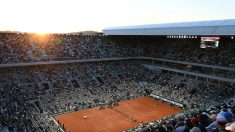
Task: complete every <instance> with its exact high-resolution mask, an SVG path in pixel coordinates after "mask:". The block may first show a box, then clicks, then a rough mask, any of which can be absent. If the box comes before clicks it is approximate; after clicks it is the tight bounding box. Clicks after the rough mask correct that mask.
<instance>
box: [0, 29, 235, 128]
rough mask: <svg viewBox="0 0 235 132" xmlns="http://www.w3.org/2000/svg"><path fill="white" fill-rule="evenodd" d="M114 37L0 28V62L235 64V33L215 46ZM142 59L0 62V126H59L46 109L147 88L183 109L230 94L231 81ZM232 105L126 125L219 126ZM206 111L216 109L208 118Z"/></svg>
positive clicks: (83, 105)
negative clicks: (160, 68)
mask: <svg viewBox="0 0 235 132" xmlns="http://www.w3.org/2000/svg"><path fill="white" fill-rule="evenodd" d="M118 40H120V41H117V40H116V39H115V38H109V37H107V36H103V35H90V36H86V35H59V34H58V35H48V36H37V35H33V34H12V33H9V34H7V33H4V34H0V48H1V50H0V64H9V63H22V62H39V61H53V60H71V59H95V58H96V59H100V58H112V57H135V56H148V57H157V58H164V59H171V60H180V61H189V62H195V63H202V64H209V65H218V66H225V67H234V64H235V63H234V62H235V61H234V58H235V56H234V52H233V51H234V41H231V42H230V41H229V42H227V40H224V41H222V42H221V43H222V44H221V45H222V46H221V47H219V48H218V49H200V48H199V47H200V45H198V44H196V43H197V42H198V39H195V40H193V41H192V40H187V39H185V40H165V39H162V40H161V39H160V40H159V39H158V40H159V41H156V38H149V39H147V40H146V39H144V38H135V39H133V38H132V39H131V41H130V39H129V38H124V39H120V38H118ZM155 44H156V45H157V46H156V45H155ZM149 45H150V46H149ZM224 59H226V62H225V61H223V60H224ZM145 63H147V62H146V61H139V60H138V61H134V60H132V61H130V60H128V61H109V62H89V63H74V64H58V65H39V66H28V67H13V68H12V67H11V68H1V69H0V73H1V74H0V95H1V96H0V132H1V131H3V132H8V131H10V132H11V131H12V132H21V131H25V132H34V131H35V132H38V131H39V132H45V131H48V132H49V131H59V130H60V129H61V128H60V126H58V124H56V123H55V122H54V121H53V118H52V117H51V116H53V115H56V114H61V113H65V112H71V111H79V110H82V109H87V108H92V107H102V106H107V105H109V104H112V103H116V102H118V101H121V100H126V99H130V98H135V97H139V96H145V95H149V94H150V93H152V94H156V95H159V96H164V97H166V98H169V99H171V100H174V101H176V102H180V103H182V104H184V105H185V106H186V108H189V109H190V108H193V107H195V106H196V107H198V108H199V107H201V106H202V105H203V104H204V103H205V102H209V101H211V102H217V103H223V102H224V101H225V100H227V99H229V98H232V97H234V95H235V88H234V86H228V85H224V84H223V83H218V82H214V81H210V80H208V81H202V80H201V81H200V80H195V79H190V78H189V77H185V76H179V75H176V74H175V73H168V72H160V73H159V72H157V71H153V70H149V69H148V68H147V67H146V66H144V65H143V64H145ZM211 72H213V71H211ZM225 76H226V75H225ZM231 76H232V77H234V75H231ZM220 100H221V101H220ZM194 105H195V106H194ZM231 107H232V106H231V104H229V105H223V106H222V107H221V108H220V107H213V108H211V109H209V110H206V111H200V112H198V113H191V114H183V115H180V116H179V115H175V116H174V117H170V118H167V119H162V120H160V121H155V122H151V123H143V124H141V125H140V126H138V127H136V128H133V129H131V130H128V131H137V132H140V131H173V130H176V131H177V130H178V129H180V130H187V131H191V129H198V128H199V129H200V130H201V131H204V130H208V131H210V130H212V129H215V130H217V129H221V130H222V129H224V125H225V124H227V123H231V122H232V120H231V118H229V119H227V116H228V113H229V112H232V113H233V112H234V107H233V108H231ZM226 109H227V111H226ZM221 111H223V112H221ZM218 113H220V114H219V115H218V116H217V114H218ZM213 114H214V115H215V116H216V117H215V116H214V117H213V119H210V117H211V116H212V115H213ZM233 114H234V113H233ZM178 116H179V117H178ZM223 116H224V117H223ZM225 116H226V117H225ZM221 122H222V123H221ZM216 123H217V124H219V123H221V124H222V125H223V126H221V127H220V125H221V124H219V125H216Z"/></svg>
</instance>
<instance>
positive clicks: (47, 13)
mask: <svg viewBox="0 0 235 132" xmlns="http://www.w3.org/2000/svg"><path fill="white" fill-rule="evenodd" d="M218 19H235V0H0V31H5V30H8V31H9V30H10V31H23V32H39V33H46V32H49V33H62V32H77V31H84V30H95V31H101V30H102V29H103V28H106V27H112V26H123V25H139V24H155V23H166V22H167V23H168V22H181V21H200V20H218Z"/></svg>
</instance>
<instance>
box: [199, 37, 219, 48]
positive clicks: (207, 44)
mask: <svg viewBox="0 0 235 132" xmlns="http://www.w3.org/2000/svg"><path fill="white" fill-rule="evenodd" d="M219 40H220V38H219V37H201V46H200V48H217V47H219Z"/></svg>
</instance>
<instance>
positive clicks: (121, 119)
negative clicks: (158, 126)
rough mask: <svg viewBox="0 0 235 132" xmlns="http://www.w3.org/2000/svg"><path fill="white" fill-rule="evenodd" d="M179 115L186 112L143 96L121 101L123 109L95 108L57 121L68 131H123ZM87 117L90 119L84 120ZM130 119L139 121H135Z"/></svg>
mask: <svg viewBox="0 0 235 132" xmlns="http://www.w3.org/2000/svg"><path fill="white" fill-rule="evenodd" d="M179 112H182V109H180V108H177V107H175V106H170V105H169V104H166V103H162V102H160V101H155V100H154V99H153V98H151V97H140V98H136V99H132V100H127V101H122V102H119V106H115V107H114V108H113V109H109V108H105V109H102V110H99V109H98V108H92V109H86V110H82V111H78V112H71V113H67V114H63V115H58V116H55V117H54V118H55V119H56V120H57V121H58V120H59V122H60V123H61V124H64V126H65V128H66V131H67V132H69V131H70V132H120V131H123V130H127V129H130V128H133V127H135V126H138V125H139V124H140V121H142V122H150V121H153V120H157V119H161V118H163V117H166V116H169V115H173V114H176V113H179ZM84 116H86V117H87V118H86V119H84V118H83V117H84ZM130 117H133V118H134V119H136V120H137V122H133V121H132V120H131V119H130Z"/></svg>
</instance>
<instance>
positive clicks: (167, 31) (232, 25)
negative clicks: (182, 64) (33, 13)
mask: <svg viewBox="0 0 235 132" xmlns="http://www.w3.org/2000/svg"><path fill="white" fill-rule="evenodd" d="M103 32H104V34H105V35H235V19H228V20H213V21H195V22H179V23H165V24H149V25H136V26H123V27H111V28H105V29H103Z"/></svg>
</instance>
